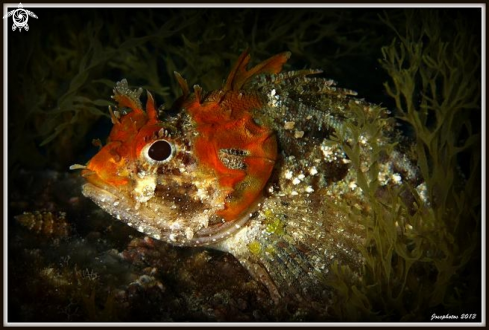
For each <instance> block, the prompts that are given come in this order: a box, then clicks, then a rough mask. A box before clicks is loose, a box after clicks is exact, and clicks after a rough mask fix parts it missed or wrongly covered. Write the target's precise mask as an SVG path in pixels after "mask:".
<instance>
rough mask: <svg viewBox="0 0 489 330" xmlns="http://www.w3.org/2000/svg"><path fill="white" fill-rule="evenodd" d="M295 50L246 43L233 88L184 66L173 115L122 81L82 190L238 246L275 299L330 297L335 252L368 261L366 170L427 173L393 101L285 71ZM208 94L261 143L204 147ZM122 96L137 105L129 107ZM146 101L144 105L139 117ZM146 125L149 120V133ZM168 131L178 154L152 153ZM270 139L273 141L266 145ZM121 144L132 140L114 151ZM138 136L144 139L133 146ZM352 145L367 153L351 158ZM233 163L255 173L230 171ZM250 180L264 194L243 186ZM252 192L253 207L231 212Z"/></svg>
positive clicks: (111, 205)
mask: <svg viewBox="0 0 489 330" xmlns="http://www.w3.org/2000/svg"><path fill="white" fill-rule="evenodd" d="M289 56H290V54H289V53H282V54H279V55H277V56H275V57H272V58H271V59H269V60H267V61H264V62H262V63H260V64H259V65H257V66H255V67H253V68H252V69H250V70H246V65H247V63H248V61H249V56H248V55H247V54H246V53H244V54H243V55H242V56H241V57H240V59H239V60H238V62H237V64H236V65H235V67H234V68H233V70H232V71H231V74H230V75H229V78H228V80H227V82H226V84H225V85H224V87H223V89H221V90H218V91H214V92H210V93H204V92H203V91H202V90H201V89H200V88H199V87H196V88H195V89H194V92H193V93H190V91H189V89H188V87H187V85H186V82H185V81H184V80H183V78H181V77H180V76H179V75H177V79H178V81H179V83H180V85H181V86H182V90H183V94H184V95H183V97H182V98H181V99H180V100H178V102H176V104H179V105H181V111H180V113H179V114H178V115H177V116H175V117H168V116H164V118H163V119H162V120H160V119H157V118H156V117H157V116H156V114H155V110H154V109H155V106H154V103H153V100H152V97H148V103H147V105H146V112H144V111H143V110H142V105H141V103H140V101H139V95H140V92H137V91H131V90H130V89H129V88H128V85H127V82H126V81H122V82H121V83H119V84H118V86H117V87H116V89H115V99H116V101H118V102H119V107H120V109H119V110H120V112H119V113H115V114H113V121H114V122H115V123H116V124H115V127H114V130H113V131H112V133H111V137H110V138H109V142H108V144H107V145H106V146H105V147H104V148H106V149H104V148H103V149H102V150H101V151H100V153H99V154H100V155H101V156H99V157H100V158H99V160H97V156H95V157H94V159H92V160H91V161H90V162H89V163H88V165H87V169H85V170H84V172H83V175H84V176H85V177H86V178H87V181H88V183H87V184H85V185H84V187H83V193H84V195H85V196H87V197H89V198H91V199H92V200H93V201H94V202H95V203H97V204H98V205H99V206H100V207H101V208H103V209H104V210H106V211H107V212H109V213H110V214H112V215H113V216H115V217H116V218H117V219H119V220H122V221H124V222H126V223H127V224H128V225H130V226H133V227H134V228H136V229H137V230H139V231H141V232H143V233H145V234H147V235H149V236H152V237H154V238H156V239H160V240H163V241H166V242H168V243H170V244H173V245H180V246H202V245H205V246H208V247H209V248H215V249H219V250H222V251H225V252H229V253H231V254H233V255H234V256H235V257H236V258H237V259H238V260H239V261H240V262H241V264H243V266H244V267H246V268H247V269H248V270H249V271H250V273H251V274H252V275H253V276H254V277H255V278H257V279H258V280H260V281H261V282H262V283H264V284H265V285H266V287H267V288H268V290H269V292H270V294H271V296H272V298H273V299H274V300H275V301H276V302H280V301H282V300H284V299H293V300H296V301H301V302H302V301H307V302H308V303H310V302H311V301H317V302H321V303H322V304H323V305H325V306H327V305H328V303H329V302H330V300H331V294H332V288H331V287H330V286H329V283H330V281H329V280H328V278H329V276H330V274H331V266H332V265H333V263H338V264H339V265H348V266H349V267H350V268H351V269H352V270H354V271H359V270H360V269H361V267H362V264H363V263H364V260H363V257H362V254H361V252H360V251H361V249H360V248H359V247H361V246H363V245H364V244H365V228H364V224H362V222H361V221H359V220H358V219H359V217H354V216H352V214H353V213H356V214H360V215H361V214H362V213H363V214H368V213H369V212H371V210H370V206H369V204H368V203H369V199H368V198H367V197H366V196H365V192H364V191H363V190H362V189H361V187H362V185H363V184H364V182H359V181H358V180H359V179H360V180H377V181H378V183H379V191H381V190H382V189H386V188H387V187H389V186H395V185H398V184H400V182H402V180H405V181H410V182H415V183H416V184H420V182H416V180H417V178H418V176H419V174H418V172H417V169H416V168H415V167H414V166H412V165H411V163H410V162H409V160H408V159H407V157H405V156H404V155H402V154H401V153H399V152H398V151H395V149H394V148H393V147H392V145H391V143H392V142H391V141H392V139H393V136H394V135H395V131H394V121H393V120H392V119H391V118H389V116H388V112H387V110H386V109H383V108H381V107H379V106H377V105H373V104H370V103H368V102H365V101H364V100H362V99H358V98H356V97H355V96H356V93H355V92H353V91H351V90H347V89H341V88H338V87H336V83H335V82H333V81H332V80H328V79H324V78H320V77H316V76H315V75H317V74H319V73H321V71H319V70H301V71H288V72H281V71H282V65H283V64H284V63H285V61H286V60H287V58H288V57H289ZM206 102H207V103H206ZM209 102H214V103H212V106H215V107H216V108H217V109H218V111H222V116H228V117H226V118H227V119H225V120H226V122H229V121H230V120H231V121H232V120H234V121H235V122H232V125H231V126H229V127H231V129H230V132H232V131H233V129H234V130H236V131H240V132H241V131H243V132H246V130H247V129H248V128H247V127H251V126H250V125H252V128H251V129H252V130H253V131H254V132H255V133H250V134H251V136H252V137H260V139H262V140H260V142H259V143H258V142H257V143H256V145H254V144H253V141H254V140H253V139H251V142H246V143H248V144H246V143H243V145H242V146H239V147H233V146H232V145H231V146H229V147H220V148H221V149H219V150H214V151H213V152H215V154H214V155H211V156H212V157H213V158H208V155H207V154H206V153H205V152H203V151H202V150H204V149H205V148H204V149H200V151H199V149H198V148H201V147H199V145H200V146H202V144H203V143H204V147H205V143H214V142H202V141H204V140H205V139H207V140H205V141H211V140H212V139H211V137H212V136H213V135H212V134H214V133H212V130H206V129H207V128H205V129H204V128H202V127H203V126H202V125H203V124H202V123H204V122H205V123H207V121H210V122H212V120H214V119H212V118H213V117H212V118H211V119H208V118H209V117H207V116H208V115H209V114H207V112H203V110H202V109H203V108H205V107H206V106H208V105H209ZM123 108H130V109H132V111H131V112H129V114H127V115H121V114H120V113H121V112H122V109H123ZM206 109H207V108H206ZM223 109H224V110H223ZM206 111H207V110H206ZM135 113H137V114H139V115H138V116H139V117H138V118H136V117H134V118H131V119H130V120H128V116H130V115H131V114H135ZM228 113H229V114H228ZM210 115H211V116H212V114H210ZM134 116H136V115H134ZM199 116H201V117H199ZM219 116H221V115H219ZM219 116H218V117H216V118H217V119H216V122H215V123H214V122H213V123H214V124H215V125H214V126H213V128H215V130H216V131H215V134H220V133H222V131H220V130H221V129H223V128H222V127H221V126H219V120H221V119H220V118H221V117H219ZM233 116H234V117H233ZM229 118H231V119H229ZM206 120H207V121H206ZM241 121H244V122H246V124H241ZM369 121H383V124H382V128H383V129H382V131H377V132H375V133H374V134H372V132H371V131H368V130H365V131H359V130H358V129H356V127H361V126H362V125H364V124H365V123H368V122H369ZM136 126H137V127H136ZM117 127H118V128H117ZM135 127H136V128H135ZM148 127H150V129H148ZM226 127H227V126H226ZM236 127H237V128H236ZM124 130H133V133H131V134H127V133H126V132H125V131H124ZM145 130H147V131H148V132H146V131H145ZM142 132H143V133H144V132H146V133H144V134H146V135H145V136H143V137H141V136H140V135H141V134H142ZM144 134H143V135H144ZM206 134H207V135H206ZM240 134H244V133H240ZM225 136H226V137H225V138H219V139H220V140H219V143H222V145H225V143H224V142H225V141H223V139H230V140H232V139H233V137H232V136H228V135H225ZM138 139H141V141H143V142H141V141H139V140H138ZM160 140H161V141H166V142H167V143H169V144H171V152H170V151H169V153H171V155H170V156H168V159H165V160H164V161H163V162H154V161H151V159H149V160H148V153H147V152H148V151H147V150H148V147H147V146H145V145H152V144H153V143H155V141H160ZM238 140H239V139H238ZM138 141H139V142H138ZM264 141H268V142H264ZM161 143H162V144H163V143H165V142H161ZM250 143H251V144H250ZM264 143H265V144H266V143H268V144H266V145H265V146H264V147H263V145H264ZM111 144H112V146H114V144H117V148H120V145H122V146H125V147H124V148H122V149H117V151H114V150H115V149H113V148H112V147H109V146H110V145H111ZM138 144H142V145H143V146H142V147H141V148H139V147H138V148H139V149H138V148H136V147H134V145H138ZM244 145H246V146H248V145H249V146H250V147H244ZM252 148H255V149H253V150H257V151H250V150H252ZM256 148H258V149H256ZM260 148H261V149H260ZM348 148H351V149H352V150H353V149H354V150H355V151H356V153H355V154H356V155H358V157H357V158H355V159H350V158H349V157H348V153H349V152H348V151H351V150H350V149H348ZM214 149H215V148H214ZM135 150H138V151H135ZM141 150H143V151H141ZM206 150H207V149H206ZM373 150H383V151H384V154H383V155H382V156H381V157H378V155H376V156H375V166H377V167H378V168H379V171H378V175H377V177H376V178H372V177H368V176H366V178H367V179H365V177H363V176H362V177H361V176H359V174H358V173H359V171H360V172H362V173H367V172H368V169H369V168H370V167H371V166H372V163H373V162H374V160H373V156H372V151H373ZM387 151H389V152H387ZM144 152H146V154H144ZM206 152H207V151H206ZM121 153H125V154H124V155H126V156H124V155H122V157H121ZM141 154H144V155H143V156H141ZM250 154H257V155H260V156H257V157H259V159H258V161H259V164H268V165H266V166H268V167H267V168H266V169H264V172H263V173H260V172H259V171H258V172H256V171H255V172H253V171H247V169H249V168H252V166H254V165H253V164H254V163H250V162H248V159H249V158H247V157H248V156H249V155H250ZM104 155H105V156H104ZM111 157H112V158H111ZM124 157H126V158H124ZM205 157H207V158H205ZM203 158H205V159H207V160H205V161H204V160H203ZM209 159H210V160H209ZM213 162H214V163H215V162H217V163H218V164H217V165H213V166H219V167H222V171H221V172H219V171H220V170H219V171H218V170H217V169H215V168H212V166H211V165H209V164H214V163H213ZM219 162H220V163H219ZM106 164H108V165H106ZM260 166H264V165H260ZM260 166H258V167H256V168H260ZM99 168H101V169H100V172H97V171H99ZM256 168H255V170H256ZM107 169H109V172H110V173H109V174H107V177H109V178H113V180H115V181H114V182H115V183H111V182H110V180H105V179H104V178H103V177H101V175H100V174H98V173H105V174H106V173H107ZM104 171H105V172H104ZM223 171H224V172H223ZM222 173H224V174H222ZM229 173H233V175H234V174H235V173H238V174H239V173H241V174H242V176H243V177H246V178H248V179H243V178H241V177H240V178H239V180H241V181H239V182H238V181H236V180H238V179H235V181H229V180H228V179H227V178H228V177H227V175H228V174H229ZM241 174H240V175H241ZM250 178H251V179H250ZM121 180H122V181H121ZM121 182H123V183H121ZM236 182H238V183H236ZM248 187H254V188H253V189H255V190H259V194H258V193H255V192H253V193H252V195H250V196H251V197H249V198H244V197H242V196H244V194H245V193H248V192H249V191H248V189H251V188H248ZM379 196H381V194H380V193H379ZM379 198H381V197H379ZM345 200H347V201H348V202H347V203H345V202H344V201H345ZM236 201H237V202H236ZM234 202H236V203H234ZM233 203H234V204H233ZM241 203H246V207H244V208H239V207H237V208H235V209H233V210H232V212H226V210H229V209H230V208H234V207H235V206H234V205H238V204H239V205H241ZM352 210H353V211H352ZM360 218H361V217H360Z"/></svg>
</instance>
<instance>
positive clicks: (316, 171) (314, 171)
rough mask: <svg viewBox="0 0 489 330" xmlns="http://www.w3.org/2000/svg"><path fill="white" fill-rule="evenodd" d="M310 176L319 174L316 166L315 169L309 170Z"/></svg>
mask: <svg viewBox="0 0 489 330" xmlns="http://www.w3.org/2000/svg"><path fill="white" fill-rule="evenodd" d="M309 174H310V175H316V174H318V170H317V168H316V166H313V167H311V168H310V169H309Z"/></svg>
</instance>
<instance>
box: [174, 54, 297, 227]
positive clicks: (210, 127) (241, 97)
mask: <svg viewBox="0 0 489 330" xmlns="http://www.w3.org/2000/svg"><path fill="white" fill-rule="evenodd" d="M288 56H289V53H282V54H279V55H276V56H274V57H272V58H270V59H269V60H266V61H264V62H262V63H260V64H258V65H257V66H255V67H254V68H252V69H250V70H249V71H246V69H245V67H246V65H247V63H248V61H249V55H247V53H246V52H245V53H243V54H242V55H241V56H240V58H239V59H238V61H237V64H236V65H235V67H234V68H233V70H232V71H231V73H230V75H229V77H228V79H227V82H226V84H225V86H224V88H223V89H222V90H220V91H215V92H213V93H211V94H210V95H209V96H207V97H206V98H205V100H204V101H203V102H202V103H201V100H200V99H199V95H196V96H195V97H194V98H190V99H189V100H188V101H187V102H185V103H184V105H183V107H184V108H185V109H186V110H187V111H188V113H189V114H190V115H191V116H192V118H193V120H194V121H195V123H196V129H197V131H198V133H199V135H198V137H197V138H196V139H195V141H194V148H195V149H194V152H195V154H196V156H197V159H199V162H200V164H201V165H202V166H204V167H206V168H208V169H210V170H212V171H214V172H215V174H216V175H217V177H218V180H219V185H220V188H221V189H222V190H223V191H229V194H228V195H227V198H226V203H225V208H224V209H223V210H221V211H218V212H217V214H218V215H219V216H221V217H222V218H224V219H225V220H226V221H232V220H234V219H236V218H237V217H238V216H240V215H241V214H242V213H244V212H245V211H246V210H247V209H248V208H249V207H250V206H251V205H252V204H253V203H254V202H255V201H256V200H257V198H258V197H259V196H260V194H261V192H262V190H263V188H264V187H265V184H266V183H267V181H268V179H269V178H270V175H271V173H272V170H273V167H274V165H275V160H276V158H277V141H276V137H275V135H274V134H273V132H272V131H271V130H270V129H268V128H267V127H262V126H259V125H257V124H256V123H255V122H254V120H253V117H252V111H253V110H254V109H259V108H261V107H262V106H263V103H262V100H261V98H260V97H258V96H257V95H255V94H253V93H248V94H247V93H246V92H245V91H243V90H241V88H242V87H243V85H244V84H245V83H246V82H247V81H249V79H251V78H252V77H253V76H255V75H258V74H263V73H279V72H280V71H281V69H282V65H283V64H284V63H285V62H286V61H287V59H288ZM230 149H231V150H238V151H239V152H240V153H241V154H244V155H243V156H242V158H241V159H240V160H239V161H238V163H239V165H238V166H235V167H233V166H229V165H226V164H224V163H223V161H222V159H221V158H220V153H222V151H223V150H230ZM236 167H238V168H236Z"/></svg>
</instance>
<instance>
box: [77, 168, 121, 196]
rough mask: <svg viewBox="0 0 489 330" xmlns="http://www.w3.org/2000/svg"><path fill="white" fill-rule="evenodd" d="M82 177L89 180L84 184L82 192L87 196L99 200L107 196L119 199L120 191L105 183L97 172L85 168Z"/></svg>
mask: <svg viewBox="0 0 489 330" xmlns="http://www.w3.org/2000/svg"><path fill="white" fill-rule="evenodd" d="M82 177H83V178H85V180H86V181H87V182H86V183H85V184H84V185H83V186H82V193H83V195H84V196H85V197H88V198H91V199H93V200H98V199H101V198H103V197H104V196H105V197H109V196H112V198H111V199H117V197H116V196H117V195H120V193H121V192H120V191H119V190H118V189H116V188H115V187H114V186H112V185H110V184H108V183H105V181H104V180H102V179H101V178H100V177H99V176H98V175H97V173H96V172H94V171H91V170H89V169H84V170H83V171H82Z"/></svg>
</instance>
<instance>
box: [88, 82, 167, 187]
mask: <svg viewBox="0 0 489 330" xmlns="http://www.w3.org/2000/svg"><path fill="white" fill-rule="evenodd" d="M140 94H141V91H131V90H129V88H128V86H127V81H125V80H123V81H121V82H120V83H118V84H117V86H116V88H115V89H114V99H115V100H116V101H117V102H118V103H119V106H120V107H127V108H130V109H131V111H130V112H129V113H127V114H125V115H123V116H121V115H120V114H119V112H114V111H112V109H111V108H109V111H110V114H111V118H112V123H113V124H114V126H113V128H112V131H111V132H110V135H109V137H108V139H107V144H106V145H105V146H103V147H102V149H101V150H100V151H99V152H98V153H97V154H96V155H95V156H94V157H93V158H92V159H91V160H90V161H89V162H88V164H87V167H86V170H85V171H84V172H83V175H84V176H85V177H86V179H87V180H88V181H89V182H92V183H94V184H98V185H103V184H108V185H112V186H116V187H117V186H121V185H126V184H127V183H128V182H129V174H130V173H129V172H131V162H134V160H135V159H137V158H138V157H139V154H140V152H141V149H142V148H143V147H144V146H145V145H146V144H148V137H152V136H154V135H155V132H157V131H158V130H160V129H161V125H160V124H159V123H158V113H157V111H156V108H155V105H154V99H153V96H152V95H151V94H150V93H149V92H148V101H147V103H146V112H145V111H144V110H143V109H142V105H141V102H140V101H139V96H140Z"/></svg>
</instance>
